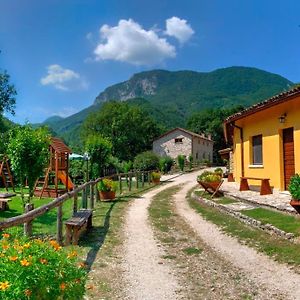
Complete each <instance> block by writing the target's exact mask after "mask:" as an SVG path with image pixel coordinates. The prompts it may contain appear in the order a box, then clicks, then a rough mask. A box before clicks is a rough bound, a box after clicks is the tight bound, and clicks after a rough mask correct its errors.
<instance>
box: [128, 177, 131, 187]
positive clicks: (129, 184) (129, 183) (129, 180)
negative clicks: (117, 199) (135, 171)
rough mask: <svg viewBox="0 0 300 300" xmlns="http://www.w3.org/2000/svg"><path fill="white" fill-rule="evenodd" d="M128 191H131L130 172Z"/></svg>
mask: <svg viewBox="0 0 300 300" xmlns="http://www.w3.org/2000/svg"><path fill="white" fill-rule="evenodd" d="M128 191H129V192H130V191H131V173H130V174H129V186H128Z"/></svg>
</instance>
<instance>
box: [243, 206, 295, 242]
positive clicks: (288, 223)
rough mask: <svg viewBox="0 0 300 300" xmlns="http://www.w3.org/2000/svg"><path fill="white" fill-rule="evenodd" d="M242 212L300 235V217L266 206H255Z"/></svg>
mask: <svg viewBox="0 0 300 300" xmlns="http://www.w3.org/2000/svg"><path fill="white" fill-rule="evenodd" d="M241 213H242V214H244V215H246V216H248V217H251V218H253V219H256V220H259V221H261V222H262V223H263V224H267V223H269V224H272V225H274V226H275V227H277V228H279V229H281V230H283V231H285V232H291V233H293V234H295V236H299V235H300V218H297V217H296V216H290V215H287V214H284V213H280V212H276V211H272V210H269V209H265V208H260V207H259V208H255V209H250V210H243V211H241Z"/></svg>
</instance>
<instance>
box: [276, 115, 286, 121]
mask: <svg viewBox="0 0 300 300" xmlns="http://www.w3.org/2000/svg"><path fill="white" fill-rule="evenodd" d="M278 120H279V123H285V120H286V113H284V114H283V115H281V116H280V117H279V118H278Z"/></svg>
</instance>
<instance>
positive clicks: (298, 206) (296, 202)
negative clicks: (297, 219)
mask: <svg viewBox="0 0 300 300" xmlns="http://www.w3.org/2000/svg"><path fill="white" fill-rule="evenodd" d="M288 189H289V192H290V193H291V196H292V200H291V201H290V205H291V206H293V208H294V209H295V210H296V211H297V212H298V213H300V176H299V174H295V175H294V176H292V177H291V180H290V183H289V186H288Z"/></svg>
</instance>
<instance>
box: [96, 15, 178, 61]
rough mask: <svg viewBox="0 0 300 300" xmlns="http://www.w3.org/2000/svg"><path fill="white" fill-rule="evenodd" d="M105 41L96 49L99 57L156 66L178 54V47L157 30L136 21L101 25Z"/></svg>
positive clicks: (102, 37) (121, 21)
mask: <svg viewBox="0 0 300 300" xmlns="http://www.w3.org/2000/svg"><path fill="white" fill-rule="evenodd" d="M100 36H101V39H102V40H101V42H100V43H99V44H98V46H97V47H96V49H95V50H94V54H95V55H96V60H116V61H121V62H128V63H131V64H134V65H155V64H159V63H162V62H163V61H164V60H165V59H167V58H173V57H175V56H176V49H175V47H174V46H173V45H171V44H170V43H169V42H168V41H167V40H166V39H165V38H161V37H159V36H158V34H157V32H155V31H154V30H151V29H150V30H148V31H147V30H145V29H143V28H142V26H141V25H140V24H138V23H136V22H134V21H133V20H131V19H129V20H120V21H119V23H118V25H117V26H115V27H110V26H109V25H103V26H102V27H101V28H100Z"/></svg>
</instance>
